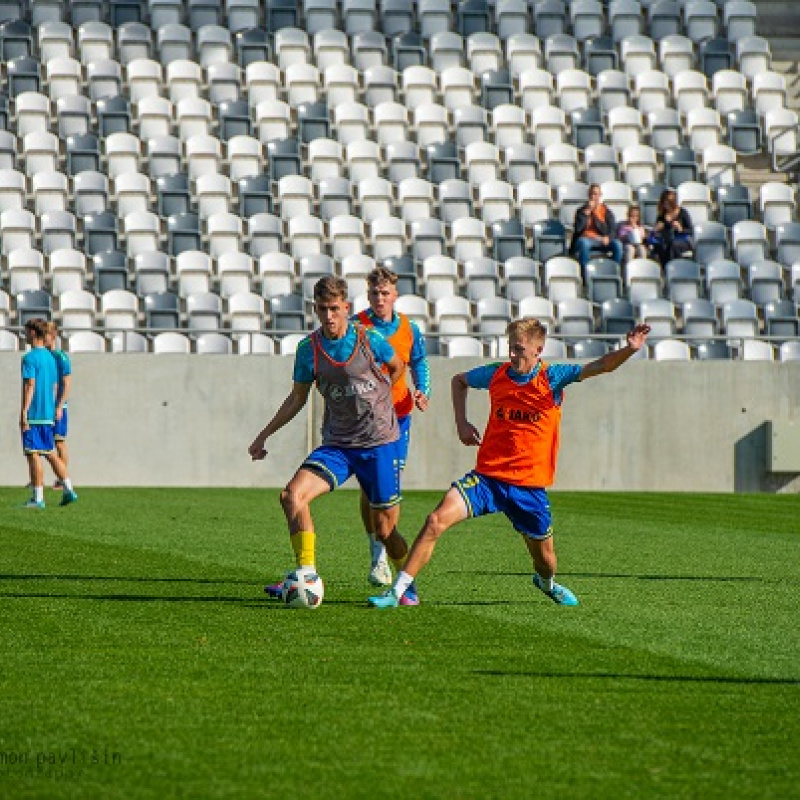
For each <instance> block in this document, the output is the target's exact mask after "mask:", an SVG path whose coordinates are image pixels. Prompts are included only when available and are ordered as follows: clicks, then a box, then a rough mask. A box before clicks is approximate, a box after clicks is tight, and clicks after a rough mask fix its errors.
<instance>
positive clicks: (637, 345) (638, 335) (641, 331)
mask: <svg viewBox="0 0 800 800" xmlns="http://www.w3.org/2000/svg"><path fill="white" fill-rule="evenodd" d="M648 333H650V326H649V325H637V326H636V327H635V328H634V329H633V330H632V331H631V332H630V333H629V334H628V336H627V339H628V345H629V346H630V347H631V348H632V349H634V350H641V348H642V347H644V344H645V342H646V341H647V334H648Z"/></svg>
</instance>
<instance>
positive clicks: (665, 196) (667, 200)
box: [657, 189, 678, 217]
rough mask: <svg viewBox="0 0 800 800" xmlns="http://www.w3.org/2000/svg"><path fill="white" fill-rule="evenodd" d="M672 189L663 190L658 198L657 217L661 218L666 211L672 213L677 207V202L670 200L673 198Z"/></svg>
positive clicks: (673, 192)
mask: <svg viewBox="0 0 800 800" xmlns="http://www.w3.org/2000/svg"><path fill="white" fill-rule="evenodd" d="M675 196H676V195H675V191H674V189H664V191H663V192H661V196H660V197H659V198H658V211H657V213H658V216H659V217H660V216H663V215H664V214H666V213H667V212H668V211H674V210H675V209H676V208H677V207H678V203H677V200H673V199H671V198H672V197H675Z"/></svg>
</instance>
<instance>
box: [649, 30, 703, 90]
mask: <svg viewBox="0 0 800 800" xmlns="http://www.w3.org/2000/svg"><path fill="white" fill-rule="evenodd" d="M658 58H659V63H660V66H661V69H662V70H663V72H664V73H665V74H666V75H667V76H668V77H669V78H670V79H672V78H674V77H675V76H676V75H677V74H678V73H679V72H683V71H685V70H693V69H694V68H695V66H696V64H695V53H694V43H693V42H692V40H691V39H689V38H688V37H686V36H683V35H682V34H672V35H670V36H665V37H664V38H663V39H661V41H660V42H659V43H658Z"/></svg>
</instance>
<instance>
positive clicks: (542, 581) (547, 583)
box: [536, 572, 553, 592]
mask: <svg viewBox="0 0 800 800" xmlns="http://www.w3.org/2000/svg"><path fill="white" fill-rule="evenodd" d="M536 575H537V576H538V578H539V585H540V586H541V588H542V591H545V592H552V591H553V577H552V576H550V577H549V578H543V577H542V576H541V575H539V573H538V572H537V573H536Z"/></svg>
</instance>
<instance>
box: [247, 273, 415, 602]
mask: <svg viewBox="0 0 800 800" xmlns="http://www.w3.org/2000/svg"><path fill="white" fill-rule="evenodd" d="M314 310H315V312H316V314H317V317H318V318H319V321H320V327H319V328H317V329H316V330H315V331H314V332H313V333H312V334H311V335H310V336H308V337H307V338H305V339H304V340H303V341H302V342H301V343H300V345H299V346H298V348H297V352H296V355H295V363H294V378H293V380H294V383H293V385H292V390H291V392H290V393H289V395H288V396H287V397H286V399H285V400H284V401H283V403H282V405H281V407H280V408H279V409H278V411H277V412H276V413H275V415H274V417H273V418H272V420H271V421H270V422H269V423H268V424H267V426H266V427H265V428H264V429H263V430H262V431H261V432H260V433H259V434H258V436H256V438H255V439H254V440H253V443H252V444H251V445H250V448H249V451H248V452H249V453H250V457H251V458H252V459H253V460H254V461H260V460H261V459H263V458H264V457H265V456H266V455H267V451H266V450H265V448H264V445H265V444H266V441H267V439H268V438H269V437H270V436H272V434H274V433H275V432H276V431H279V430H280V429H281V428H283V426H284V425H286V424H287V423H288V422H290V421H291V420H292V419H294V417H295V416H296V415H297V414H298V412H299V411H300V410H301V409H302V408H303V407H304V406H305V404H306V401H307V400H308V395H309V393H310V392H311V387H312V386H313V385H314V384H315V383H316V386H317V389H318V391H319V392H320V394H321V395H322V397H323V399H324V403H325V411H324V416H323V422H322V446H321V447H318V448H317V449H316V450H314V451H313V452H312V453H311V454H310V455H309V456H308V457H307V458H306V460H305V461H304V462H303V463H302V464H301V465H300V467H299V469H298V470H297V472H295V474H294V476H293V477H292V479H291V480H290V481H289V483H288V485H287V486H286V488H285V489H284V490H283V492H281V506H282V507H283V512H284V514H285V515H286V521H287V523H288V526H289V538H290V541H291V544H292V549H293V551H294V554H295V562H296V564H297V566H298V567H306V568H315V562H316V548H315V538H316V537H315V532H314V522H313V519H312V517H311V510H310V506H311V503H312V501H313V500H314V499H315V498H317V497H319V496H320V495H323V494H325V493H326V492H330V491H333V490H334V489H336V488H337V487H338V486H340V485H341V484H343V483H344V482H345V481H346V480H347V479H348V478H349V477H350V476H351V475H355V476H356V479H357V480H358V482H359V484H360V485H361V488H362V490H363V491H364V493H365V494H366V496H367V498H368V500H369V504H370V507H371V509H372V512H373V518H374V520H375V534H376V535H377V537H378V538H379V539H380V540H381V541H382V542H383V544H384V546H385V547H386V552H387V554H388V556H389V559H390V560H391V561H392V562H393V563H394V564H395V566H396V568H397V569H401V568H402V565H403V564H404V562H405V558H406V556H407V555H408V545H407V544H406V541H405V539H403V537H402V536H401V535H400V534H399V533H398V531H397V519H398V515H399V503H400V500H401V497H400V459H399V457H398V451H397V440H398V436H399V428H398V424H397V414H396V413H395V410H394V405H393V404H392V389H391V386H392V383H393V382H395V381H397V380H398V378H399V377H400V375H401V374H402V373H403V371H404V370H405V364H404V363H403V361H402V360H401V359H400V358H399V357H398V356H397V355H396V354H395V352H394V350H393V349H392V347H391V345H390V344H389V343H388V342H387V341H386V340H385V339H384V338H383V337H382V336H380V335H379V334H378V333H376V332H375V331H374V330H369V329H365V328H363V327H361V326H357V325H354V324H353V323H351V322H350V320H349V313H350V303H349V302H348V301H347V282H346V281H344V280H342V279H341V278H336V277H333V276H326V277H324V278H321V279H320V280H319V281H317V283H316V285H315V286H314ZM383 366H385V367H386V372H384V371H383V369H382V367H383ZM409 586H410V587H411V592H410V593H409V596H408V597H407V598H404V597H401V598H400V599H399V602H403V603H404V604H405V603H408V604H412V603H415V602H416V596H415V595H414V587H413V586H411V582H409V585H408V586H407V587H406V589H408V588H409ZM266 592H267V594H268V595H269V596H270V597H278V596H279V593H280V584H272V585H269V586H267V587H266Z"/></svg>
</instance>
